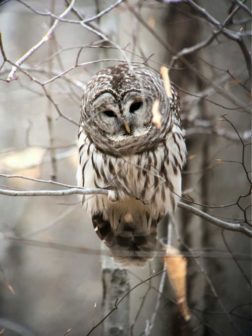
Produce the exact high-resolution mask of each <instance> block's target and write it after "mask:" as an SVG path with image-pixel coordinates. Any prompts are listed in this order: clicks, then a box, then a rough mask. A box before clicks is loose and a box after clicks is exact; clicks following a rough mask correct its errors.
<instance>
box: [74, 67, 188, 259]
mask: <svg viewBox="0 0 252 336" xmlns="http://www.w3.org/2000/svg"><path fill="white" fill-rule="evenodd" d="M155 101H158V103H159V116H160V119H161V120H160V121H161V122H160V125H159V126H157V125H155V123H153V104H154V102H155ZM179 109H180V107H179V100H178V96H177V93H176V91H175V89H174V88H173V87H172V97H170V98H169V97H168V96H167V94H166V91H165V88H164V83H163V80H162V79H161V77H160V75H159V74H158V73H157V72H155V71H154V70H152V69H151V68H149V67H147V66H144V65H140V64H132V65H131V66H129V65H127V64H124V63H121V64H119V65H116V66H113V67H109V68H105V69H103V70H101V71H99V72H98V73H97V74H96V75H95V76H94V77H92V78H91V80H90V81H89V82H88V84H87V87H86V90H85V93H84V96H83V100H82V108H81V124H80V130H79V134H78V146H79V159H80V160H79V168H78V174H77V177H78V184H79V185H80V186H82V187H84V188H94V187H96V188H102V189H107V190H108V195H88V196H85V197H84V199H83V204H84V207H85V208H86V210H87V211H88V213H89V214H90V215H91V217H92V222H93V226H94V229H95V231H96V233H97V234H98V236H99V238H100V239H101V240H103V241H104V242H105V243H106V245H107V246H108V247H109V248H110V249H111V252H112V255H114V257H117V258H120V260H121V261H123V262H125V263H128V262H135V263H141V262H144V261H145V260H147V259H148V258H150V257H152V255H153V251H155V250H156V248H157V246H158V240H157V224H158V223H159V222H160V220H161V219H162V218H163V217H164V216H165V215H166V214H167V213H168V214H172V213H173V212H174V210H175V208H176V203H177V200H178V198H179V197H180V194H181V169H182V166H183V164H184V162H185V158H186V147H185V142H184V139H183V134H182V130H181V125H180V119H179Z"/></svg>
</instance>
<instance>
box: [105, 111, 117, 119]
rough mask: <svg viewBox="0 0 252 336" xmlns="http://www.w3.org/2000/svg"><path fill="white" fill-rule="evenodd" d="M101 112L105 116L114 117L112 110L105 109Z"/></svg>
mask: <svg viewBox="0 0 252 336" xmlns="http://www.w3.org/2000/svg"><path fill="white" fill-rule="evenodd" d="M102 113H103V114H105V116H107V117H109V118H115V117H116V114H115V113H114V112H113V111H112V110H105V111H103V112H102Z"/></svg>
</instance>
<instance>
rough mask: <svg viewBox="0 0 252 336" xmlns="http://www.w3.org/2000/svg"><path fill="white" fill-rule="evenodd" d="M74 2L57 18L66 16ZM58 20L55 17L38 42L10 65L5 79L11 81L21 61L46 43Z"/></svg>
mask: <svg viewBox="0 0 252 336" xmlns="http://www.w3.org/2000/svg"><path fill="white" fill-rule="evenodd" d="M74 3H75V0H72V1H71V3H70V5H69V6H68V7H67V8H66V9H65V10H64V12H63V13H62V14H61V15H60V16H59V18H63V17H64V16H66V15H67V14H68V13H69V12H70V11H71V9H72V7H73V5H74ZM59 22H60V21H59V20H58V19H56V20H55V21H54V23H53V24H52V26H51V27H50V29H49V30H48V31H47V32H46V34H45V35H44V36H43V37H42V38H41V40H40V41H39V42H37V43H36V44H35V45H34V46H33V47H32V48H31V49H29V50H28V51H27V52H26V53H25V54H24V55H23V56H22V57H20V58H19V59H18V60H17V61H16V62H15V66H13V67H12V69H11V71H10V73H9V75H8V77H7V81H12V80H13V79H15V73H16V71H17V69H18V66H20V65H21V64H22V63H24V61H26V60H27V58H29V57H30V56H31V55H32V54H34V52H35V51H37V50H38V49H39V48H40V47H41V46H42V45H43V44H44V43H46V42H47V41H48V40H49V39H50V38H51V35H52V33H53V31H54V30H55V28H56V27H57V25H58V23H59Z"/></svg>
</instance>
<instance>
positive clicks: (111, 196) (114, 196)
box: [108, 190, 119, 202]
mask: <svg viewBox="0 0 252 336" xmlns="http://www.w3.org/2000/svg"><path fill="white" fill-rule="evenodd" d="M108 199H109V200H110V201H111V202H116V201H119V194H118V192H117V191H116V190H109V192H108Z"/></svg>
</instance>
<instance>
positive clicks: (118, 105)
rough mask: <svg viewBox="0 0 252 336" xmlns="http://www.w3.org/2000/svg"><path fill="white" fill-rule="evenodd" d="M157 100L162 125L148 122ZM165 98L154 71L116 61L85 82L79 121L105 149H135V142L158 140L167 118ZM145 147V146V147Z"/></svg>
mask: <svg viewBox="0 0 252 336" xmlns="http://www.w3.org/2000/svg"><path fill="white" fill-rule="evenodd" d="M155 100H158V101H159V107H160V111H159V112H160V115H161V118H162V122H161V124H162V127H161V128H160V129H157V128H156V127H155V125H153V124H152V118H153V113H152V109H153V104H154V102H155ZM168 116H169V99H168V97H167V95H166V93H165V90H164V86H163V82H162V80H161V78H160V76H159V74H158V73H156V72H155V71H153V70H152V69H150V68H148V67H146V66H143V65H142V66H141V65H138V66H135V65H132V66H131V67H129V66H128V65H127V64H119V65H117V66H114V67H110V68H107V69H104V70H102V71H100V72H98V73H97V74H96V75H95V76H94V77H93V78H91V80H90V81H89V83H88V84H87V88H86V92H85V93H84V97H83V104H82V124H83V127H84V129H85V132H86V133H87V134H88V135H89V137H90V138H91V140H92V142H93V143H94V144H95V145H96V146H97V147H99V149H103V147H105V146H106V151H108V148H109V150H111V151H113V152H114V153H113V154H115V152H117V153H118V152H120V153H121V154H125V152H123V151H124V149H125V147H127V151H129V152H131V153H133V152H134V151H138V150H139V148H137V146H136V144H137V143H140V142H141V143H144V144H145V145H146V142H150V141H149V140H151V138H152V137H153V136H154V135H155V139H160V141H161V139H162V137H163V135H164V133H165V130H166V128H167V123H168V121H169V118H168ZM145 149H146V147H145Z"/></svg>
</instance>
